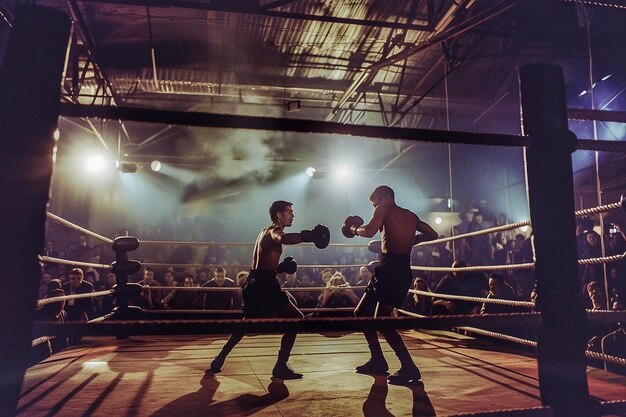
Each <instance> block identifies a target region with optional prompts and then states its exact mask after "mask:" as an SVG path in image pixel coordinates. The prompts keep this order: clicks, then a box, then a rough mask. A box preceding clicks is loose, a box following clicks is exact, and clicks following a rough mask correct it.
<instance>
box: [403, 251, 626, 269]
mask: <svg viewBox="0 0 626 417" xmlns="http://www.w3.org/2000/svg"><path fill="white" fill-rule="evenodd" d="M624 258H626V253H623V254H621V255H612V256H604V257H602V258H586V259H579V260H578V265H597V264H606V263H612V262H619V261H621V260H622V259H624ZM534 268H535V264H534V263H525V264H506V265H477V266H464V267H458V268H452V267H450V266H420V265H414V266H411V270H413V271H430V272H474V271H501V270H517V269H534Z"/></svg>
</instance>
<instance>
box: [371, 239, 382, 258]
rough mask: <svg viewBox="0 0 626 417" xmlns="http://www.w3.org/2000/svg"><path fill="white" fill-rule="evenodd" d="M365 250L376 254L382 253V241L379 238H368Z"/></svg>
mask: <svg viewBox="0 0 626 417" xmlns="http://www.w3.org/2000/svg"><path fill="white" fill-rule="evenodd" d="M367 250H369V251H370V252H372V253H376V254H378V255H382V254H383V242H382V241H381V240H370V243H368V244H367Z"/></svg>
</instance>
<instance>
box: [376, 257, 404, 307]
mask: <svg viewBox="0 0 626 417" xmlns="http://www.w3.org/2000/svg"><path fill="white" fill-rule="evenodd" d="M381 262H382V263H381V265H379V266H378V267H376V269H374V276H373V277H372V279H371V280H370V282H369V284H368V285H367V288H366V289H365V292H366V293H367V294H370V295H372V296H374V297H375V298H376V300H377V301H378V302H380V303H381V304H387V305H390V306H394V307H396V308H399V307H400V306H402V302H403V301H404V298H405V297H406V294H407V292H408V291H409V288H411V283H412V282H413V274H412V273H411V259H410V257H409V255H397V254H393V253H384V254H383V257H382V259H381Z"/></svg>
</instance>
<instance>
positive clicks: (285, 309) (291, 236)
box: [210, 200, 330, 379]
mask: <svg viewBox="0 0 626 417" xmlns="http://www.w3.org/2000/svg"><path fill="white" fill-rule="evenodd" d="M292 205H293V204H292V203H290V202H288V201H282V200H280V201H274V202H273V203H272V205H271V207H270V210H269V214H270V219H271V220H272V224H271V225H269V226H268V227H266V228H264V229H262V230H261V231H260V232H259V235H258V236H257V238H256V243H255V244H254V250H253V254H252V269H251V270H250V273H249V274H248V277H247V279H246V283H245V284H244V286H243V313H244V317H250V318H252V317H254V318H261V317H264V318H267V317H281V318H303V317H304V315H303V314H302V312H300V310H298V308H297V307H296V306H295V305H294V304H293V303H292V302H291V301H290V299H289V298H288V297H287V294H285V293H284V292H283V291H282V290H281V288H280V284H279V283H278V280H277V279H276V274H278V273H281V272H286V273H288V274H294V273H295V272H296V269H297V265H296V262H295V261H294V260H293V258H291V257H287V258H285V259H284V260H283V261H282V262H280V256H281V254H282V253H283V245H297V244H298V243H302V242H312V243H314V244H315V246H316V247H317V248H318V249H324V248H325V247H327V246H328V243H329V241H330V231H329V230H328V228H327V227H326V226H324V225H321V224H318V225H317V226H315V227H314V228H313V230H303V231H301V232H300V233H285V231H284V229H285V228H286V227H290V226H291V224H292V223H293V219H294V214H293V208H292ZM243 336H244V334H243V333H233V334H232V335H231V336H230V338H229V339H228V341H227V342H226V344H225V345H224V347H223V348H222V350H221V352H220V353H219V354H218V355H217V356H216V357H215V359H213V361H212V362H211V368H210V371H212V372H214V373H217V372H219V371H221V369H222V365H224V361H225V360H226V357H227V356H228V354H229V353H230V351H231V350H232V349H233V348H234V347H235V346H236V345H237V343H239V341H240V340H241V339H242V338H243ZM295 340H296V333H295V332H287V333H285V334H284V335H283V337H282V339H281V341H280V351H279V352H278V360H277V361H276V365H275V366H274V369H273V370H272V375H273V376H274V377H276V378H280V379H298V378H302V374H299V373H297V372H294V371H293V369H291V366H289V364H288V363H287V359H288V358H289V355H290V353H291V348H292V347H293V344H294V342H295Z"/></svg>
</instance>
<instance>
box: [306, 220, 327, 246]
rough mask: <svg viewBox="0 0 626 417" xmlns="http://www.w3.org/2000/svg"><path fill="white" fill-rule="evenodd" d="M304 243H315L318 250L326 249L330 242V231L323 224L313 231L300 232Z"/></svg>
mask: <svg viewBox="0 0 626 417" xmlns="http://www.w3.org/2000/svg"><path fill="white" fill-rule="evenodd" d="M300 238H301V239H302V241H303V242H313V244H315V247H316V248H318V249H324V248H325V247H327V246H328V243H329V242H330V230H329V229H328V227H326V226H324V225H323V224H318V225H317V226H315V227H314V228H313V230H303V231H301V232H300Z"/></svg>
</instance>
